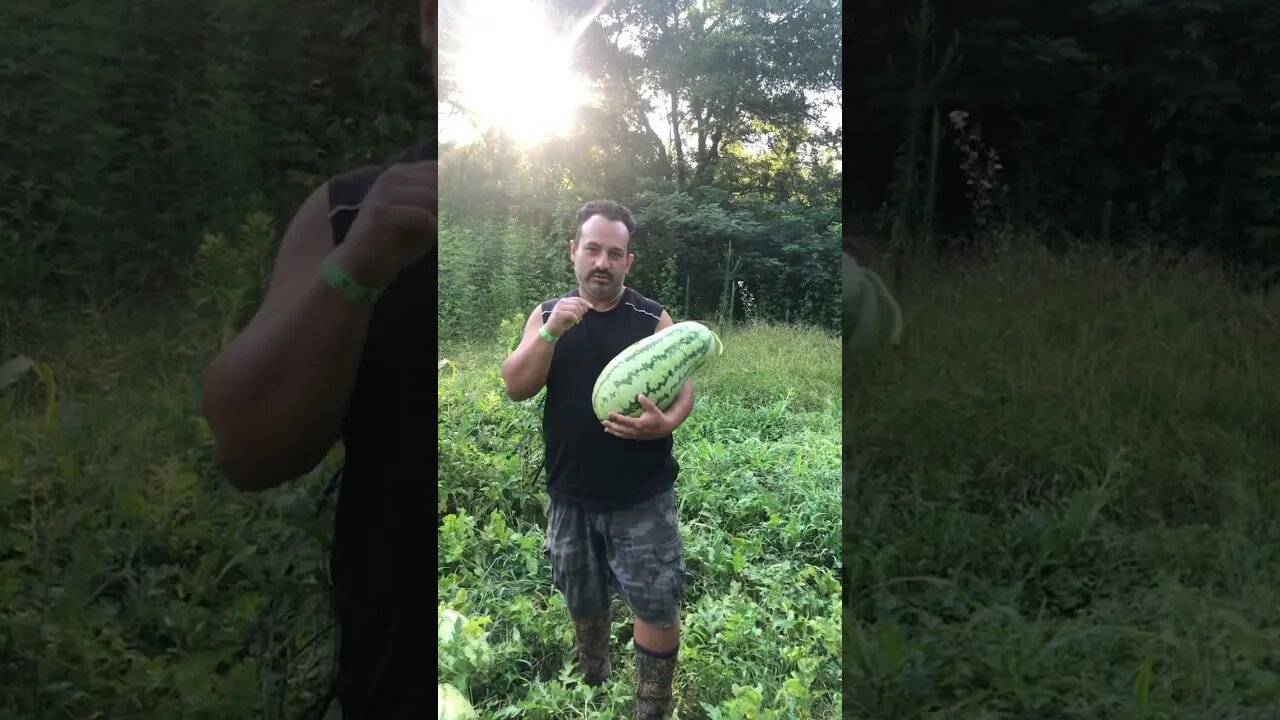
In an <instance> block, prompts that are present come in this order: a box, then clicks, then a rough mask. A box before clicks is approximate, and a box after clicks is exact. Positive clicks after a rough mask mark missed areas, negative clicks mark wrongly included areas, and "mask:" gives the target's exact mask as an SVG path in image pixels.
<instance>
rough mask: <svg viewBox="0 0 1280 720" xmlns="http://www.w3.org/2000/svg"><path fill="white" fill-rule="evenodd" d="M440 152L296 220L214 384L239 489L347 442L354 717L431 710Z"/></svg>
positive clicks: (345, 707)
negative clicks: (426, 572) (430, 445)
mask: <svg viewBox="0 0 1280 720" xmlns="http://www.w3.org/2000/svg"><path fill="white" fill-rule="evenodd" d="M419 12H420V21H421V26H422V44H423V47H424V48H425V49H427V50H428V51H429V52H431V54H432V55H433V56H434V53H435V42H436V28H435V24H436V3H435V2H429V1H428V0H420V3H419ZM435 153H436V143H435V140H434V139H430V140H429V141H426V142H423V143H422V144H421V145H420V146H418V147H416V148H414V149H412V150H410V151H407V152H405V153H404V154H402V155H401V156H400V157H398V158H395V159H394V160H392V161H390V162H388V163H387V164H385V165H383V166H380V167H369V168H361V169H359V170H355V171H352V172H350V173H347V174H345V175H341V176H338V177H335V178H333V179H331V180H330V181H328V182H326V183H325V184H323V185H322V186H320V187H318V188H316V189H315V191H314V192H312V193H311V196H310V197H308V198H307V200H306V201H305V202H304V203H303V205H302V207H301V208H300V209H299V210H298V211H297V214H296V215H295V216H294V217H293V219H292V221H291V222H290V223H289V226H288V229H287V230H286V232H285V235H284V238H283V241H282V243H281V247H280V251H279V255H278V257H277V259H276V262H275V269H274V272H273V274H272V278H271V284H270V287H269V289H268V291H267V293H266V298H265V299H264V300H263V303H262V305H261V307H260V308H259V309H258V311H257V313H256V315H255V316H254V318H253V319H252V321H251V322H250V323H249V325H248V327H246V328H245V329H244V331H243V332H242V333H241V334H240V335H239V337H237V338H236V339H235V341H234V342H232V343H231V344H229V345H228V346H227V347H226V348H224V349H223V350H222V351H221V352H220V353H219V354H218V356H217V358H215V359H214V361H213V363H212V364H211V366H210V367H209V369H208V372H207V374H206V376H205V379H204V397H203V402H204V415H205V417H206V418H207V419H208V421H209V425H210V427H211V428H212V430H213V436H214V442H215V455H216V460H217V464H218V467H219V468H220V470H221V471H222V472H223V474H224V475H225V476H226V477H227V480H228V481H229V483H230V484H231V485H232V486H233V487H234V488H236V489H237V490H240V491H243V492H253V491H261V490H265V489H268V488H272V487H276V486H279V485H281V484H283V483H285V482H287V481H289V480H290V479H293V478H296V477H298V476H300V475H302V474H304V473H306V472H307V471H308V470H310V469H312V468H313V467H315V466H316V465H317V464H318V463H319V462H320V461H321V460H322V459H323V458H324V456H325V455H326V454H327V452H328V450H329V449H330V448H331V447H332V446H333V444H334V443H335V442H336V441H337V440H338V439H341V440H342V441H343V444H344V448H345V451H346V458H345V463H344V466H343V478H342V484H341V486H340V489H339V491H338V504H337V512H336V516H337V517H336V525H335V528H334V547H333V551H332V556H331V558H330V560H331V565H332V567H331V571H332V579H333V585H334V596H335V601H336V602H335V604H336V611H337V619H338V628H339V637H340V647H339V651H338V658H337V662H338V672H337V677H336V680H335V688H334V689H333V690H332V691H331V692H332V693H334V694H336V695H337V698H338V702H339V704H340V705H341V707H342V714H343V718H344V719H345V720H356V719H364V718H417V717H426V716H427V713H428V711H429V709H430V705H429V702H428V701H429V698H428V692H427V686H426V683H425V682H424V679H425V678H427V677H430V676H431V675H432V674H433V672H434V669H433V663H432V662H431V656H432V651H433V648H434V645H433V644H431V642H432V634H431V633H430V632H429V631H428V630H427V629H426V626H427V620H426V618H425V613H427V612H428V611H429V609H430V608H431V607H432V606H433V605H434V603H433V602H432V601H431V597H432V596H431V595H430V594H429V593H428V592H427V589H426V585H425V583H426V578H425V577H423V573H422V565H423V564H424V563H425V562H426V561H425V559H424V558H423V557H422V555H423V553H424V552H425V551H426V549H427V548H428V547H431V544H432V541H431V539H430V538H429V537H428V535H427V534H428V533H429V532H431V531H432V530H431V522H430V520H429V518H428V514H427V508H429V507H430V506H431V505H432V504H433V503H431V502H430V497H431V493H430V492H429V491H428V486H427V482H428V480H429V479H430V478H431V477H432V476H433V475H434V474H435V473H434V468H435V458H434V457H432V455H431V453H430V452H429V451H424V450H423V442H424V440H426V439H428V438H431V437H434V436H435V432H436V430H435V423H436V418H435V417H434V412H433V408H434V407H435V403H434V400H433V398H434V397H435V389H434V388H433V387H432V380H433V375H432V373H430V372H425V371H424V368H428V369H429V368H430V367H432V366H433V363H434V362H435V354H436V348H435V340H434V337H432V333H431V331H430V330H429V329H427V328H428V326H429V324H430V323H432V322H434V318H435V315H436V306H437V302H436V292H437V283H436V197H437V182H436V180H437V176H436V163H435ZM326 702H327V699H326Z"/></svg>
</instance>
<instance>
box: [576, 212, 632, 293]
mask: <svg viewBox="0 0 1280 720" xmlns="http://www.w3.org/2000/svg"><path fill="white" fill-rule="evenodd" d="M630 239H631V238H630V235H629V234H628V233H627V226H626V225H623V224H622V222H621V221H619V220H610V219H609V218H607V217H605V216H603V215H592V216H591V217H590V218H589V219H588V220H587V221H586V222H585V223H583V224H582V232H581V235H580V237H579V238H578V240H577V242H572V241H571V242H570V243H569V258H570V259H571V260H573V272H574V274H575V275H577V276H578V283H579V285H580V286H581V287H582V288H583V289H584V290H585V291H586V292H587V293H588V294H590V295H591V296H592V297H595V298H599V299H602V300H605V299H611V298H613V297H614V296H616V295H617V294H618V292H619V291H621V289H622V282H623V280H624V279H625V278H626V276H627V271H628V270H630V269H631V263H632V262H634V261H635V256H634V255H632V254H631V253H630V252H629V250H628V248H629V242H630Z"/></svg>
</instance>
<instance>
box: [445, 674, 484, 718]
mask: <svg viewBox="0 0 1280 720" xmlns="http://www.w3.org/2000/svg"><path fill="white" fill-rule="evenodd" d="M478 718H479V716H478V715H476V710H475V708H473V707H471V702H470V701H468V700H467V699H466V698H465V697H463V696H462V692H461V691H459V690H458V688H456V687H454V686H452V685H450V684H448V683H436V720H478Z"/></svg>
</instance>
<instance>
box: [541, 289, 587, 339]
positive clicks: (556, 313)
mask: <svg viewBox="0 0 1280 720" xmlns="http://www.w3.org/2000/svg"><path fill="white" fill-rule="evenodd" d="M592 309H593V308H592V305H591V303H589V302H587V301H586V300H583V299H582V298H580V297H567V298H561V299H560V300H559V301H558V302H557V303H556V306H555V307H554V308H553V309H552V310H551V314H550V315H549V316H547V322H546V328H547V332H549V333H551V334H552V335H554V336H556V337H560V336H561V335H563V334H565V333H567V332H569V329H570V328H572V327H573V326H575V325H577V324H578V323H580V322H582V316H583V315H586V314H587V311H588V310H592Z"/></svg>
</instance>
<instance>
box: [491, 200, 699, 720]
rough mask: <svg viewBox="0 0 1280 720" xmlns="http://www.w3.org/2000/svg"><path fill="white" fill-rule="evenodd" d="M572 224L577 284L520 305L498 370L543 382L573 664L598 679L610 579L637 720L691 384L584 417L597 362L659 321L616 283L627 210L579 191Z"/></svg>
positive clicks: (668, 568) (672, 531)
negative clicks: (625, 631)
mask: <svg viewBox="0 0 1280 720" xmlns="http://www.w3.org/2000/svg"><path fill="white" fill-rule="evenodd" d="M577 226H578V230H577V234H576V236H575V237H574V239H573V240H571V241H569V259H570V260H571V261H572V263H573V268H574V274H575V275H576V276H577V278H578V287H577V288H575V289H573V290H571V291H570V292H569V293H568V294H566V295H564V296H563V297H560V298H556V299H553V300H548V301H546V302H544V303H542V304H540V305H539V306H538V307H536V308H534V309H533V312H532V313H530V314H529V320H528V322H527V323H526V324H525V328H524V338H523V339H522V340H521V342H520V345H519V346H518V347H517V348H516V350H515V351H514V352H512V353H511V355H510V356H508V357H507V359H506V361H505V362H504V363H503V365H502V378H503V381H504V382H505V383H506V386H507V395H509V396H510V397H511V399H512V400H516V401H521V400H526V399H528V398H531V397H533V396H534V395H536V394H537V393H538V391H539V390H541V389H542V388H543V386H545V387H546V388H547V394H546V404H545V407H544V410H543V419H542V431H543V435H544V437H545V442H546V456H545V463H546V468H547V494H548V495H549V497H550V503H549V505H548V509H547V552H548V554H549V556H550V560H551V568H552V577H553V580H554V582H555V585H556V587H557V588H558V589H559V590H560V592H561V593H563V594H564V597H565V600H566V604H567V605H568V608H569V614H570V616H571V617H572V618H573V623H574V635H575V645H576V646H577V650H578V668H579V670H580V671H581V672H582V674H583V676H584V677H585V679H586V682H587V683H588V684H591V685H599V684H601V683H603V682H604V681H605V680H606V679H607V678H608V677H609V674H610V668H611V663H610V657H609V631H610V628H611V620H612V618H611V616H610V599H611V598H610V587H613V588H614V589H616V590H617V591H618V593H619V595H621V596H622V599H623V600H624V601H626V603H627V604H628V605H629V606H630V608H631V610H632V612H633V613H634V615H635V626H634V627H635V633H634V638H635V648H636V717H637V718H640V719H642V720H650V719H651V718H652V719H656V718H661V717H664V716H665V715H666V713H667V712H669V711H670V708H671V701H672V696H671V680H672V677H673V676H674V673H675V667H676V651H677V647H678V645H679V641H680V624H679V620H680V601H681V598H682V596H683V592H684V552H683V551H684V545H683V540H682V538H681V535H680V529H679V527H678V525H677V522H676V498H675V488H674V485H675V480H676V475H677V473H678V472H679V466H678V464H677V463H676V459H675V457H674V455H672V452H671V451H672V438H671V433H672V432H673V431H674V430H675V429H676V428H677V427H679V426H680V424H681V423H682V422H684V420H685V418H687V417H689V413H690V412H691V411H692V410H693V384H692V382H691V381H690V382H686V383H685V385H684V388H683V389H682V390H681V392H680V394H679V395H678V396H677V397H676V399H675V401H674V402H673V403H672V404H671V406H670V407H668V408H666V409H661V408H658V407H656V406H654V404H653V403H652V402H650V401H649V399H648V398H646V397H644V396H643V395H642V396H640V397H639V401H640V403H641V404H642V405H643V406H644V411H643V414H641V416H640V417H639V418H630V417H625V416H621V415H618V414H616V413H611V414H610V415H609V418H608V419H607V420H605V421H604V422H603V423H602V422H600V421H599V420H597V419H596V417H595V413H594V412H593V411H592V409H591V389H592V386H593V385H594V384H595V380H596V377H597V376H598V375H599V374H600V371H601V370H603V369H604V366H605V365H606V364H608V362H609V361H610V360H612V359H613V357H614V356H616V355H617V354H618V353H619V352H621V351H622V350H623V349H624V348H626V347H627V346H628V345H630V344H632V343H634V342H636V341H637V340H640V339H641V338H644V337H646V336H649V335H652V334H653V333H654V332H655V331H657V330H661V329H662V328H665V327H669V326H670V325H672V324H673V323H672V320H671V316H670V315H668V314H667V311H666V310H664V309H663V307H662V306H661V305H659V304H658V303H656V302H654V301H653V300H650V299H648V298H646V297H644V296H642V295H641V294H640V293H638V292H636V291H635V290H632V289H631V288H628V287H627V286H626V285H625V284H624V281H625V279H626V276H627V271H628V270H630V269H631V265H632V263H633V262H634V261H635V256H634V255H633V254H632V253H631V249H630V242H631V233H632V232H633V231H634V230H635V221H634V220H633V219H632V217H631V213H630V212H628V211H627V209H626V208H624V207H622V206H621V205H619V204H617V203H615V202H610V201H603V200H602V201H594V202H589V203H587V204H586V205H584V206H583V207H582V208H581V209H580V210H578V215H577Z"/></svg>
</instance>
